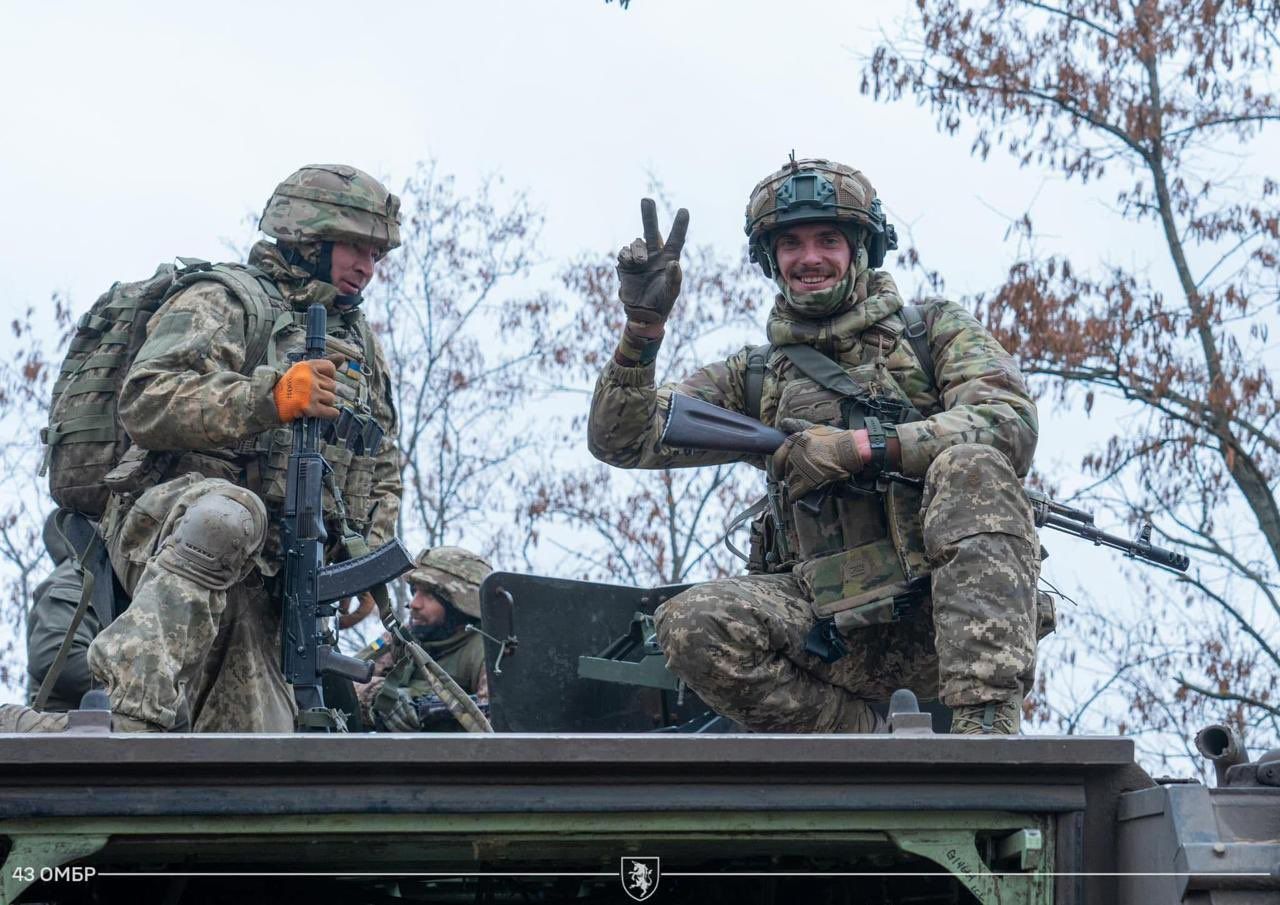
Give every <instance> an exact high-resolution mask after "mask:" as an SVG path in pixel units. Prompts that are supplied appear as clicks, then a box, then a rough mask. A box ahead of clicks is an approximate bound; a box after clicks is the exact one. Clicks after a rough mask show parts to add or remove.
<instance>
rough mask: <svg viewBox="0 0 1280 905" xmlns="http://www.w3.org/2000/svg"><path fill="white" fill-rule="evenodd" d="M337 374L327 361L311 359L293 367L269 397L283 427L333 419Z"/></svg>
mask: <svg viewBox="0 0 1280 905" xmlns="http://www.w3.org/2000/svg"><path fill="white" fill-rule="evenodd" d="M337 373H338V369H337V367H336V366H335V365H334V363H333V361H331V360H330V359H328V358H311V359H308V360H306V361H300V362H298V363H296V364H295V365H294V366H293V367H291V368H289V370H287V371H285V372H284V374H283V376H281V378H280V379H279V380H277V381H276V385H275V387H274V388H273V389H272V390H271V395H272V396H273V397H274V398H275V402H276V413H277V414H278V415H279V416H280V421H281V423H283V424H288V423H289V422H291V421H293V420H295V419H297V418H301V417H302V416H304V415H305V416H306V417H308V418H329V419H333V418H337V417H338V410H337V409H336V408H334V407H333V403H334V401H335V400H336V395H335V394H336V392H337V389H338V382H337V380H335V379H334V378H335V376H336V375H337Z"/></svg>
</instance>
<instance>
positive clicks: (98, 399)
mask: <svg viewBox="0 0 1280 905" xmlns="http://www.w3.org/2000/svg"><path fill="white" fill-rule="evenodd" d="M178 262H179V264H180V265H181V266H180V267H175V266H174V265H173V264H161V265H160V266H159V267H157V268H156V272H155V274H153V275H152V276H151V277H150V278H149V279H146V280H139V281H138V282H135V283H116V284H115V285H113V286H112V287H111V288H110V289H108V290H107V291H106V292H105V293H103V294H102V296H101V297H100V298H99V299H98V300H97V301H96V302H94V303H93V307H92V308H90V309H89V310H88V311H87V312H86V313H85V314H84V315H83V316H82V317H81V318H80V320H79V322H78V323H77V324H76V331H75V335H74V336H72V338H71V345H70V346H69V347H68V349H67V355H66V358H64V359H63V362H62V367H61V369H60V370H59V372H58V377H57V379H56V380H55V381H54V384H53V399H52V401H51V402H50V404H49V425H48V426H47V427H45V428H44V429H42V430H41V431H40V440H41V442H43V443H44V444H45V447H46V449H45V457H44V463H43V464H42V465H41V468H40V474H42V475H43V474H45V472H46V471H47V472H48V474H49V492H50V493H51V494H52V495H53V498H54V500H56V501H57V502H58V504H59V505H60V506H62V507H65V508H67V509H74V510H76V511H77V512H80V513H83V514H84V515H87V516H89V517H91V518H98V517H99V516H101V515H102V513H103V511H104V510H105V509H106V505H107V499H108V497H109V496H110V492H109V491H108V489H107V487H106V485H105V484H104V483H103V479H104V478H105V477H106V475H107V473H108V472H109V471H111V469H113V468H114V467H115V466H116V465H117V464H118V463H119V462H120V459H121V457H122V456H123V455H124V454H125V452H126V451H127V450H128V449H129V447H130V446H131V445H132V442H131V441H130V439H129V435H128V433H127V432H126V431H125V429H124V427H123V426H122V425H121V423H120V419H119V417H118V414H117V406H118V404H119V396H120V389H121V387H122V386H123V384H124V378H125V375H126V374H127V373H128V372H129V367H130V365H132V364H133V359H134V357H135V356H136V355H137V354H138V350H139V349H140V348H141V347H142V343H143V342H144V341H145V340H146V338H147V321H149V320H150V319H151V316H152V315H153V314H155V312H156V310H157V309H158V308H159V307H160V306H161V305H162V304H163V303H164V302H165V301H166V300H168V299H169V298H170V297H171V296H172V295H174V294H175V293H177V292H179V291H181V290H183V289H185V288H187V287H188V286H191V285H193V284H194V283H197V282H200V281H202V280H213V281H215V282H218V283H221V284H222V285H223V286H224V287H226V289H227V290H228V291H229V292H231V294H232V295H234V296H235V297H236V298H238V299H239V300H240V302H241V303H242V304H243V305H244V307H245V313H246V321H247V323H246V330H245V335H246V337H247V347H246V354H245V364H244V368H243V370H244V372H245V373H250V372H251V371H252V370H253V368H254V367H256V366H257V365H258V364H261V363H262V360H263V359H264V357H265V356H266V352H267V344H268V342H269V341H270V338H271V330H272V327H273V326H274V323H275V319H276V317H277V316H278V315H279V313H280V312H281V310H282V308H283V306H282V305H281V304H279V303H281V302H282V301H283V297H282V296H281V294H280V290H279V288H278V287H277V286H276V285H275V283H274V282H273V281H272V280H271V279H270V278H268V277H267V275H266V274H265V273H263V272H262V271H260V270H258V269H257V268H254V267H246V266H241V265H239V264H210V263H209V262H208V261H201V260H199V259H197V258H178ZM273 302H274V304H273Z"/></svg>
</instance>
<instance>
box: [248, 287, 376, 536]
mask: <svg viewBox="0 0 1280 905" xmlns="http://www.w3.org/2000/svg"><path fill="white" fill-rule="evenodd" d="M328 327H329V331H328V332H329V335H328V336H327V337H326V340H325V351H326V353H335V352H336V353H340V354H342V356H343V357H344V358H346V360H347V361H346V364H345V365H344V366H343V367H342V368H340V369H339V370H338V374H337V380H338V403H337V405H338V408H339V409H340V410H346V412H349V414H344V416H343V417H342V418H341V419H340V420H339V421H337V422H332V423H329V424H326V425H325V430H324V435H323V436H324V443H323V444H322V446H321V448H320V452H321V454H322V455H323V456H324V458H325V461H326V462H327V463H328V464H329V468H330V469H331V472H330V473H329V474H328V475H326V478H325V487H324V511H325V518H326V520H327V521H329V522H331V523H332V526H334V527H337V528H339V529H341V527H342V524H341V523H342V521H343V520H345V521H346V523H347V524H348V525H349V526H350V527H351V528H352V529H354V530H355V532H356V533H358V534H361V535H364V534H367V532H368V528H369V516H370V513H371V509H372V502H373V500H372V491H373V470H374V460H375V456H376V455H377V452H378V449H379V448H380V447H381V445H382V442H383V440H382V430H381V428H380V427H379V426H378V425H377V423H376V422H375V421H374V418H373V413H372V405H371V396H370V394H371V388H370V386H369V381H370V379H371V378H372V375H373V367H374V348H373V331H372V330H371V328H370V327H369V324H368V321H366V320H365V317H364V314H363V313H362V312H361V311H360V310H359V309H353V310H350V311H345V312H342V313H341V314H339V315H337V316H331V317H330V318H329V319H328ZM305 344H306V313H305V312H302V311H294V310H284V309H281V310H278V311H277V312H276V318H275V322H274V324H273V326H272V328H271V336H270V340H269V342H268V343H267V350H266V361H265V363H266V364H267V365H268V366H270V367H272V368H276V369H277V370H280V371H284V370H287V369H288V367H289V356H290V354H291V353H295V352H301V351H302V350H303V348H304V346H305ZM292 449H293V428H292V427H291V426H289V425H283V426H281V427H277V428H273V429H271V430H268V431H264V432H263V433H261V434H259V435H258V436H257V437H254V438H252V439H250V440H246V441H244V442H242V443H241V444H240V445H239V446H238V447H237V448H236V450H235V451H234V452H235V456H236V460H237V461H238V462H239V463H240V464H241V466H242V467H243V468H244V482H245V484H246V486H248V487H249V489H251V490H253V491H254V492H255V493H257V494H258V495H259V496H260V497H262V499H263V502H265V503H266V504H267V507H268V509H270V510H272V511H275V510H277V509H278V507H280V506H281V505H282V504H283V503H284V495H285V477H286V474H287V472H288V468H289V454H290V452H291V451H292Z"/></svg>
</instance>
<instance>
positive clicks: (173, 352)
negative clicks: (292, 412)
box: [104, 242, 401, 573]
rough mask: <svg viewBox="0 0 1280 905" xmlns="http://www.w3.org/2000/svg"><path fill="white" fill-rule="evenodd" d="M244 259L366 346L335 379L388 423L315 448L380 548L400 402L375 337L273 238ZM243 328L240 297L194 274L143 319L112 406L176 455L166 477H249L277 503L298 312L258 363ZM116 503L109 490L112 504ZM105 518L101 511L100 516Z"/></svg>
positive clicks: (395, 480)
mask: <svg viewBox="0 0 1280 905" xmlns="http://www.w3.org/2000/svg"><path fill="white" fill-rule="evenodd" d="M249 263H250V265H251V266H254V267H257V268H259V269H260V270H262V271H264V272H265V273H266V274H267V275H268V276H269V277H270V278H271V279H272V280H273V281H274V282H275V283H276V285H277V286H278V287H279V289H280V290H281V293H282V295H283V298H284V302H283V304H284V305H287V306H291V308H292V310H293V311H295V312H302V311H305V309H306V306H307V305H308V304H310V303H311V302H312V301H319V302H321V303H323V304H324V305H325V306H326V308H327V309H328V311H329V319H328V332H329V337H330V345H331V347H332V348H336V349H339V350H342V351H344V352H346V353H347V354H348V356H349V357H353V358H365V357H369V356H368V355H367V353H366V351H365V350H371V351H372V356H371V357H372V359H373V360H372V361H363V362H361V368H360V369H359V372H357V373H356V374H355V376H354V377H351V376H348V377H347V379H345V380H343V379H340V381H339V393H340V396H341V397H342V398H340V400H339V402H340V403H346V404H350V405H352V406H353V407H355V408H357V409H360V410H363V411H366V412H367V414H368V415H369V417H372V418H373V419H374V420H375V421H376V422H377V423H378V425H379V426H380V427H381V428H382V430H383V431H384V439H383V441H382V444H381V446H380V448H379V451H378V452H377V454H376V455H375V456H353V455H352V454H351V452H350V451H349V450H346V449H344V448H343V447H342V446H334V445H327V446H326V447H325V448H324V449H323V450H322V451H323V452H324V453H325V456H326V459H327V460H328V461H329V464H330V465H331V466H333V467H334V471H335V479H336V483H337V485H338V486H339V487H341V488H343V495H344V497H345V498H346V499H345V502H346V508H347V510H348V513H347V514H348V515H349V516H350V517H351V520H352V522H353V523H354V525H355V527H356V528H357V529H358V530H360V531H361V533H363V534H364V535H365V536H366V539H367V540H368V543H369V546H370V547H372V548H376V547H378V546H380V545H381V544H383V543H385V542H386V541H387V540H388V539H390V538H391V537H393V536H394V534H395V526H396V519H397V515H398V513H399V509H400V495H401V483H400V468H399V465H400V462H399V451H398V448H397V445H396V442H395V437H396V432H397V419H396V411H395V406H394V402H393V393H392V386H391V381H390V376H389V374H388V369H387V365H386V361H385V359H384V357H383V354H382V350H381V347H380V346H379V344H378V341H377V338H376V337H375V336H374V335H373V333H372V330H371V328H370V326H369V324H368V322H367V321H366V320H365V317H364V314H363V312H361V311H360V310H359V309H358V308H357V309H354V310H347V311H343V310H341V309H337V308H336V307H335V306H334V304H333V299H334V297H335V296H336V290H334V288H333V287H332V286H330V285H329V284H327V283H322V282H318V281H314V280H310V279H309V278H308V277H307V276H306V275H305V273H304V272H302V271H300V270H297V269H294V268H292V267H290V266H289V265H288V264H286V263H285V262H284V260H283V258H282V257H281V256H280V253H279V252H278V250H277V249H276V247H275V246H274V245H273V244H272V243H270V242H259V243H258V244H257V245H255V246H254V248H253V251H252V253H251V255H250V258H249ZM277 304H279V303H277ZM246 331H247V326H246V315H245V309H244V306H243V305H242V303H241V302H240V301H239V300H238V299H237V298H236V297H234V296H233V295H232V294H231V293H230V292H228V290H227V289H225V288H224V287H223V286H222V285H221V284H219V283H215V282H212V281H202V282H197V283H195V284H194V285H192V286H190V287H188V288H186V289H184V290H182V291H180V292H178V293H177V294H175V295H174V296H172V297H171V298H170V299H168V300H167V301H166V302H165V303H164V304H163V305H162V306H161V307H160V309H159V310H158V311H157V312H156V313H155V315H153V316H152V318H151V320H150V322H149V323H148V325H147V339H146V341H145V342H144V343H143V345H142V347H141V349H139V351H138V354H137V357H136V358H135V359H134V362H133V365H132V367H130V369H129V373H128V375H127V376H126V378H125V382H124V386H123V387H122V389H121V393H120V408H119V413H120V419H121V421H122V423H123V424H124V427H125V429H126V430H127V431H128V432H129V435H130V437H131V438H132V439H133V441H134V443H135V444H136V445H137V446H139V447H141V448H142V449H145V450H149V451H155V452H166V453H171V454H172V455H171V457H170V458H171V461H170V463H169V464H168V465H167V466H166V472H165V474H164V475H163V478H164V479H168V478H171V477H176V476H177V475H179V474H184V473H187V472H191V471H196V472H200V473H202V474H205V475H207V476H209V477H219V478H226V479H228V480H231V481H233V482H234V483H237V484H240V485H242V486H247V487H249V488H250V489H252V490H253V491H254V492H255V493H258V494H259V495H260V496H262V497H263V499H264V501H265V502H266V503H267V505H268V508H269V509H272V510H274V509H276V507H278V506H279V504H280V502H281V500H282V498H283V479H284V469H285V466H286V465H287V459H288V452H289V446H290V444H291V442H292V439H291V438H292V431H291V429H290V428H289V427H287V426H285V425H282V424H281V422H280V420H279V418H278V416H277V414H276V408H275V401H274V399H273V397H272V388H273V387H274V386H275V383H276V381H277V380H279V378H280V376H281V375H282V374H283V373H284V371H285V370H287V369H288V367H289V365H290V362H289V358H288V356H289V353H291V352H296V351H300V350H301V349H302V346H303V342H304V339H305V327H304V325H303V323H302V319H301V316H300V315H299V316H298V317H297V318H295V319H289V318H288V317H287V316H286V319H284V320H281V321H279V322H278V323H277V325H276V327H275V330H274V331H273V334H272V336H271V341H270V343H269V344H268V349H267V352H268V354H267V360H266V362H264V363H262V364H259V365H257V366H256V367H253V368H252V369H251V370H249V371H248V373H244V371H245V366H246V362H245V354H246V345H247V336H246ZM120 505H121V502H120V501H119V500H117V499H113V501H112V508H118V507H119V506H120ZM325 510H326V516H327V517H328V518H329V519H330V520H331V521H332V520H333V518H334V516H335V514H336V511H335V502H334V499H333V497H332V495H331V494H330V493H329V492H328V491H327V490H326V493H325ZM110 521H111V518H110V511H109V513H108V516H107V517H105V518H104V522H110ZM275 535H276V532H275V531H274V530H273V531H272V536H271V537H269V539H268V542H267V550H266V551H265V552H266V557H265V561H264V562H261V563H260V564H261V565H263V566H264V570H265V571H267V572H268V573H271V572H274V571H275V569H274V568H272V566H273V565H274V564H273V563H272V562H271V559H272V558H273V557H272V555H271V554H272V548H273V547H274V546H275V544H276V543H278V541H277V538H276V536H275Z"/></svg>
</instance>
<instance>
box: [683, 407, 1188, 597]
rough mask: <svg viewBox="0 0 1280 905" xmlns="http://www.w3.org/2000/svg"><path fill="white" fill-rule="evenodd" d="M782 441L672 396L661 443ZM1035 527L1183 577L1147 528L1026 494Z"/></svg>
mask: <svg viewBox="0 0 1280 905" xmlns="http://www.w3.org/2000/svg"><path fill="white" fill-rule="evenodd" d="M786 439H787V435H786V434H785V433H783V432H782V431H780V430H778V429H777V428H773V427H769V426H768V425H765V424H761V423H760V422H759V421H757V420H756V419H754V418H749V417H747V416H746V415H741V414H739V413H737V412H731V411H729V410H728V409H723V408H721V407H720V406H718V405H712V404H711V403H709V402H704V401H702V400H701V399H695V398H693V397H691V396H684V395H681V394H680V393H675V394H672V396H671V406H670V408H669V409H668V410H667V421H666V424H665V425H664V426H663V430H662V437H661V442H662V443H663V444H664V445H666V446H674V447H681V448H686V449H710V450H719V451H723V452H739V453H757V454H759V455H766V456H767V455H771V454H772V453H773V452H775V451H776V450H777V449H778V447H779V446H781V445H782V443H783V441H785V440H786ZM880 477H881V478H883V479H885V480H890V481H897V482H898V483H901V484H909V485H911V486H914V487H920V486H922V485H923V484H924V481H922V480H921V479H920V478H912V477H908V476H907V475H903V474H898V473H897V472H889V471H886V472H883V473H882V474H881V475H880ZM1025 492H1026V494H1027V499H1028V501H1029V502H1030V503H1031V508H1032V512H1033V513H1034V517H1035V523H1036V525H1039V526H1044V527H1048V528H1055V529H1057V530H1058V531H1063V532H1065V533H1067V534H1073V535H1075V536H1076V537H1081V538H1084V539H1085V540H1089V541H1092V542H1093V543H1094V544H1097V545H1099V546H1104V547H1112V548H1113V549H1116V550H1120V551H1122V552H1124V553H1125V554H1127V555H1128V556H1131V557H1133V558H1134V559H1141V560H1145V561H1147V562H1149V563H1153V564H1155V565H1157V566H1162V567H1164V568H1166V569H1173V570H1174V571H1177V572H1185V571H1187V568H1188V567H1189V566H1190V565H1191V560H1190V559H1189V558H1188V557H1187V556H1185V555H1183V554H1181V553H1176V552H1174V551H1172V550H1165V549H1163V548H1161V547H1157V546H1155V545H1154V544H1152V543H1151V526H1150V525H1143V526H1142V529H1141V530H1140V531H1139V533H1138V537H1137V538H1136V539H1134V540H1129V539H1127V538H1123V537H1117V536H1116V535H1114V534H1108V533H1107V532H1105V531H1101V530H1099V529H1098V528H1096V527H1094V524H1093V515H1092V514H1091V513H1088V512H1085V511H1084V510H1082V509H1075V508H1073V507H1071V506H1068V505H1066V504H1064V503H1059V502H1057V501H1056V500H1052V499H1050V498H1049V497H1047V496H1046V495H1045V494H1043V493H1041V492H1040V491H1038V490H1027V491H1025Z"/></svg>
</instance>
